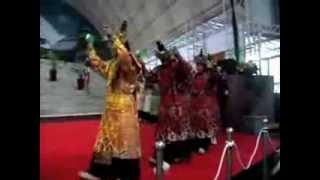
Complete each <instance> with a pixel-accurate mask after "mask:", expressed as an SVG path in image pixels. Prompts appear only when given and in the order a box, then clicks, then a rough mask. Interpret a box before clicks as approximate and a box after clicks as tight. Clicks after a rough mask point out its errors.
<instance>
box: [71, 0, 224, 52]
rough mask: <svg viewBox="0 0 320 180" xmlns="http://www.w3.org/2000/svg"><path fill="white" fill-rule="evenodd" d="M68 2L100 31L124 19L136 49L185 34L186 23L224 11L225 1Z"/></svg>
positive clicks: (136, 0)
mask: <svg viewBox="0 0 320 180" xmlns="http://www.w3.org/2000/svg"><path fill="white" fill-rule="evenodd" d="M66 1H67V2H68V3H69V4H70V5H71V6H72V7H74V8H75V9H77V10H78V11H79V12H80V13H81V14H82V15H84V16H85V17H86V18H87V19H88V20H89V21H90V22H91V23H92V24H93V25H94V26H95V27H96V28H97V30H98V31H100V32H103V26H104V25H109V26H110V27H111V28H113V29H117V28H118V27H119V26H120V24H121V22H122V21H123V20H127V21H128V24H129V26H128V30H129V32H128V36H129V40H130V41H131V42H132V43H131V44H132V46H133V48H135V49H140V48H146V47H150V46H151V43H152V42H154V41H155V40H157V39H160V40H163V41H165V40H168V39H170V38H172V36H177V34H179V33H181V34H182V33H183V32H182V31H186V30H185V28H188V27H184V25H186V24H188V25H190V21H192V20H193V19H196V18H197V19H199V18H198V17H204V18H209V17H207V16H211V17H212V16H216V15H218V14H220V13H221V12H222V0H199V1H195V0H117V1H116V0H90V1H88V0H66ZM208 12H210V14H208ZM196 23H199V22H194V24H196ZM191 24H193V22H191Z"/></svg>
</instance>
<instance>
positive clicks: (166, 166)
mask: <svg viewBox="0 0 320 180" xmlns="http://www.w3.org/2000/svg"><path fill="white" fill-rule="evenodd" d="M170 167H171V166H170V164H169V163H167V162H165V161H163V163H162V169H163V171H164V172H167V171H169V170H170ZM153 173H155V174H156V173H157V168H155V167H154V168H153Z"/></svg>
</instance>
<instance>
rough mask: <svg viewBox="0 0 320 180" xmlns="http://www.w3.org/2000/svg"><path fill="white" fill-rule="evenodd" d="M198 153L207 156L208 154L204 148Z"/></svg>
mask: <svg viewBox="0 0 320 180" xmlns="http://www.w3.org/2000/svg"><path fill="white" fill-rule="evenodd" d="M198 153H199V154H205V153H206V150H205V149H204V148H199V149H198Z"/></svg>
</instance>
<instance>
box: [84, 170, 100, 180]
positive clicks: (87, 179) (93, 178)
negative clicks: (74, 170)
mask: <svg viewBox="0 0 320 180" xmlns="http://www.w3.org/2000/svg"><path fill="white" fill-rule="evenodd" d="M79 176H80V178H82V179H85V180H101V179H100V178H98V177H96V176H94V175H92V174H90V173H88V172H83V171H81V172H79Z"/></svg>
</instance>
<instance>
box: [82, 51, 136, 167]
mask: <svg viewBox="0 0 320 180" xmlns="http://www.w3.org/2000/svg"><path fill="white" fill-rule="evenodd" d="M88 50H89V52H88V54H89V58H90V61H91V64H92V66H93V68H94V69H95V70H96V71H98V72H99V73H100V74H102V75H103V77H105V78H106V79H108V83H107V93H106V94H107V96H106V99H105V110H104V112H103V115H102V119H101V124H100V127H99V131H98V135H97V139H96V143H95V146H94V154H95V156H94V161H95V162H97V163H104V164H110V163H111V159H112V158H120V159H137V158H140V157H141V149H140V146H141V145H140V132H139V121H138V114H137V102H136V97H135V94H134V91H135V88H136V86H135V85H134V84H129V83H127V82H126V81H124V80H122V79H120V80H119V84H120V85H119V86H118V87H117V89H112V88H111V83H110V82H111V80H113V78H114V76H115V75H116V72H117V70H118V68H119V66H118V64H119V63H118V62H119V61H120V60H119V58H117V59H113V60H111V61H107V62H105V61H103V60H101V59H100V58H99V57H98V56H97V55H96V53H95V51H94V49H93V48H91V49H88ZM121 52H123V51H121Z"/></svg>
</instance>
